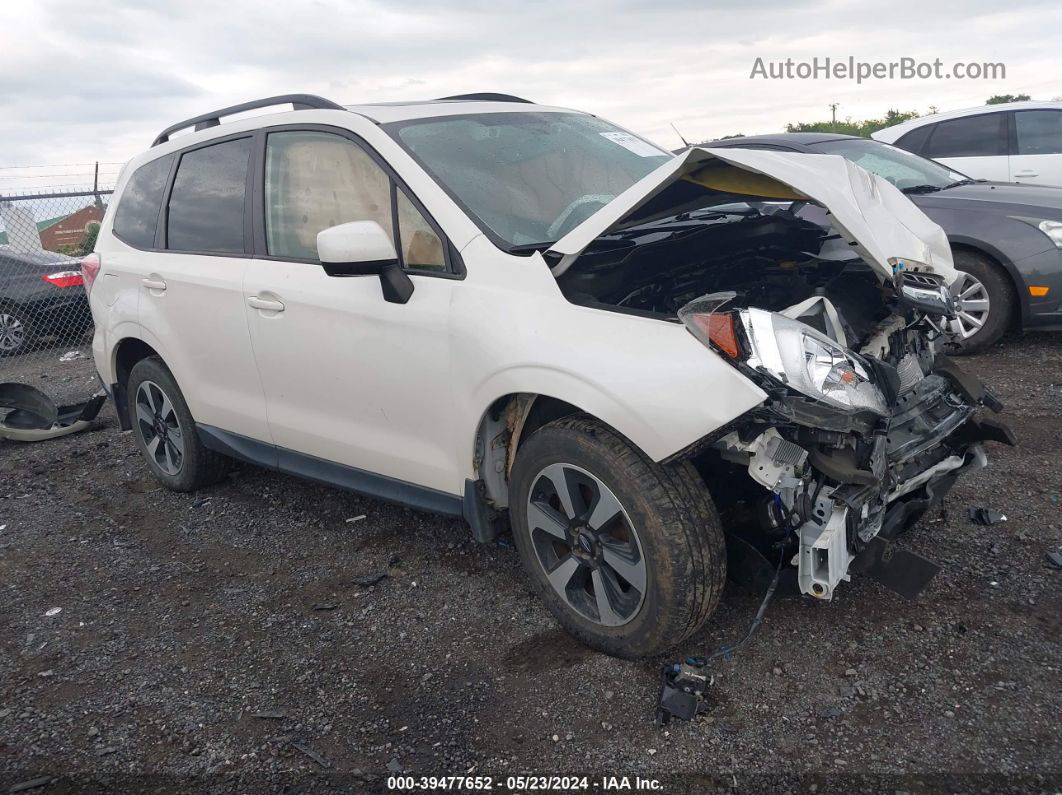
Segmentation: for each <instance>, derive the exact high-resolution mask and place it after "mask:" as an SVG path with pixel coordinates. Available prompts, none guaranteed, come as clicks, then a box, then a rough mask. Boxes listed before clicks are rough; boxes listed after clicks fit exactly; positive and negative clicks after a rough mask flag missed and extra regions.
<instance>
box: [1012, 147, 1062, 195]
mask: <svg viewBox="0 0 1062 795" xmlns="http://www.w3.org/2000/svg"><path fill="white" fill-rule="evenodd" d="M1008 163H1009V167H1010V180H1011V182H1024V183H1026V184H1028V185H1057V186H1060V187H1062V154H1050V155H1011V156H1010V157H1009V158H1008Z"/></svg>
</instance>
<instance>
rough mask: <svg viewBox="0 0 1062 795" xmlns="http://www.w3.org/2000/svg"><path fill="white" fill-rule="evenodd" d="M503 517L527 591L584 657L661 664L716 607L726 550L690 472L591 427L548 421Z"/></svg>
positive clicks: (518, 474) (581, 419)
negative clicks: (650, 659)
mask: <svg viewBox="0 0 1062 795" xmlns="http://www.w3.org/2000/svg"><path fill="white" fill-rule="evenodd" d="M509 511H510V515H511V519H512V527H513V535H514V537H515V541H516V546H517V549H518V550H519V552H520V556H521V559H522V560H523V564H524V568H525V570H526V571H527V573H528V576H529V577H530V579H531V582H532V584H533V586H534V589H535V591H536V592H537V593H538V594H539V595H540V596H541V598H542V599H543V601H544V602H545V603H546V606H547V607H548V608H549V609H550V611H551V612H552V613H553V615H554V616H555V617H556V618H557V620H558V621H559V622H560V623H561V625H562V626H564V628H565V629H566V630H567V631H568V632H570V633H571V634H572V635H574V636H575V637H576V638H578V639H579V640H580V641H582V642H583V643H585V644H586V645H587V646H590V647H592V648H595V649H598V650H600V651H603V652H605V653H606V654H611V655H614V656H617V657H626V658H637V657H646V656H651V655H655V654H659V653H660V652H663V651H665V650H667V649H669V648H671V647H672V646H674V645H676V644H678V643H680V642H681V641H682V640H684V639H685V638H687V637H688V636H689V635H691V634H692V633H693V632H695V631H696V630H697V629H699V628H700V627H701V626H702V625H703V624H704V622H705V621H706V620H707V618H708V616H710V615H711V614H712V612H713V611H714V610H715V607H716V605H717V604H718V602H719V596H720V593H721V592H722V588H723V584H724V582H725V580H726V550H725V545H724V540H723V533H722V529H721V527H720V523H719V517H718V515H717V514H716V511H715V507H714V505H713V504H712V501H711V498H710V497H709V495H708V491H707V489H706V488H705V486H704V484H703V482H702V481H701V480H700V478H699V476H698V475H697V473H696V471H695V470H694V469H693V467H692V466H691V465H689V464H687V463H683V464H678V465H673V466H663V465H661V464H657V463H655V462H653V461H652V460H651V459H649V458H647V457H646V456H645V455H644V454H643V453H642V452H641V451H639V450H638V449H636V448H635V447H634V446H633V445H631V444H630V442H628V441H627V440H626V439H624V438H623V437H621V436H620V435H619V434H618V433H616V432H615V431H613V430H612V429H611V428H609V427H607V426H606V425H604V424H602V423H600V422H598V421H596V420H593V419H591V418H588V417H586V416H576V417H568V418H564V419H560V420H556V421H555V422H551V423H549V424H548V425H545V426H543V427H542V428H540V429H539V430H537V431H535V433H533V434H532V435H531V436H530V437H529V438H528V439H527V441H526V442H525V443H524V444H523V445H522V446H521V447H520V451H519V453H518V455H517V457H516V462H515V464H514V466H513V471H512V478H511V500H510V507H509Z"/></svg>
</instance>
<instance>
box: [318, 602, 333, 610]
mask: <svg viewBox="0 0 1062 795" xmlns="http://www.w3.org/2000/svg"><path fill="white" fill-rule="evenodd" d="M337 607H339V605H338V604H336V603H335V602H318V603H317V604H315V605H314V606H313V609H314V610H335V609H336V608H337Z"/></svg>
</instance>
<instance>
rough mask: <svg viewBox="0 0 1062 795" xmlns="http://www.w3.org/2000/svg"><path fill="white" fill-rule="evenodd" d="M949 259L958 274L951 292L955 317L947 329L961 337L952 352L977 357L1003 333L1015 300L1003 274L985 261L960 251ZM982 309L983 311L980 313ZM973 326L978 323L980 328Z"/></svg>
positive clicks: (1012, 289) (1009, 322) (1012, 314)
mask: <svg viewBox="0 0 1062 795" xmlns="http://www.w3.org/2000/svg"><path fill="white" fill-rule="evenodd" d="M953 255H954V259H955V267H956V268H957V269H958V270H959V271H961V273H960V274H959V280H958V281H957V282H956V283H955V287H953V288H952V292H953V296H954V298H955V301H956V308H957V309H958V311H959V315H958V318H957V319H956V320H955V321H952V323H951V324H949V328H950V330H951V331H953V332H959V334H962V337H961V338H960V337H958V336H956V341H955V342H953V343H952V350H953V352H954V353H956V354H958V355H963V354H968V353H978V352H980V351H983V350H984V349H985V348H987V347H988V346H989V345H992V344H993V343H994V342H996V341H998V340H999V338H1000V337H1002V336H1003V335H1004V334H1005V333H1006V331H1007V329H1008V328H1009V327H1010V324H1011V321H1012V320H1013V318H1014V312H1015V309H1016V308H1017V303H1018V302H1017V297H1016V296H1015V295H1014V287H1013V285H1012V284H1011V283H1010V279H1009V278H1008V276H1007V274H1006V273H1004V272H1003V269H1002V268H1000V267H999V266H998V265H996V264H995V263H994V262H992V261H991V260H989V259H988V258H987V257H985V256H983V255H981V254H976V253H974V252H972V251H963V250H961V249H960V250H957V251H954V252H953ZM964 294H965V295H966V297H965V298H963V295H964ZM985 301H987V306H984V302H985ZM964 302H965V304H966V306H965V310H964V307H963V304H964ZM974 307H976V310H975V309H974ZM982 307H984V311H980V310H981V308H982ZM977 322H980V323H981V325H980V328H978V327H977V326H976V323H977Z"/></svg>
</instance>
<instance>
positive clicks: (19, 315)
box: [0, 304, 36, 356]
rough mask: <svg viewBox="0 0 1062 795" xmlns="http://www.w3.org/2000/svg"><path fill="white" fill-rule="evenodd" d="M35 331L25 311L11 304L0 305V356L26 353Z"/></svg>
mask: <svg viewBox="0 0 1062 795" xmlns="http://www.w3.org/2000/svg"><path fill="white" fill-rule="evenodd" d="M35 331H36V328H35V326H34V323H33V320H32V319H31V318H30V316H29V314H28V313H27V312H26V310H24V309H23V308H22V307H20V306H14V305H12V304H0V356H18V355H19V354H22V353H28V352H29V349H30V343H31V342H32V341H33V336H34V333H35Z"/></svg>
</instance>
